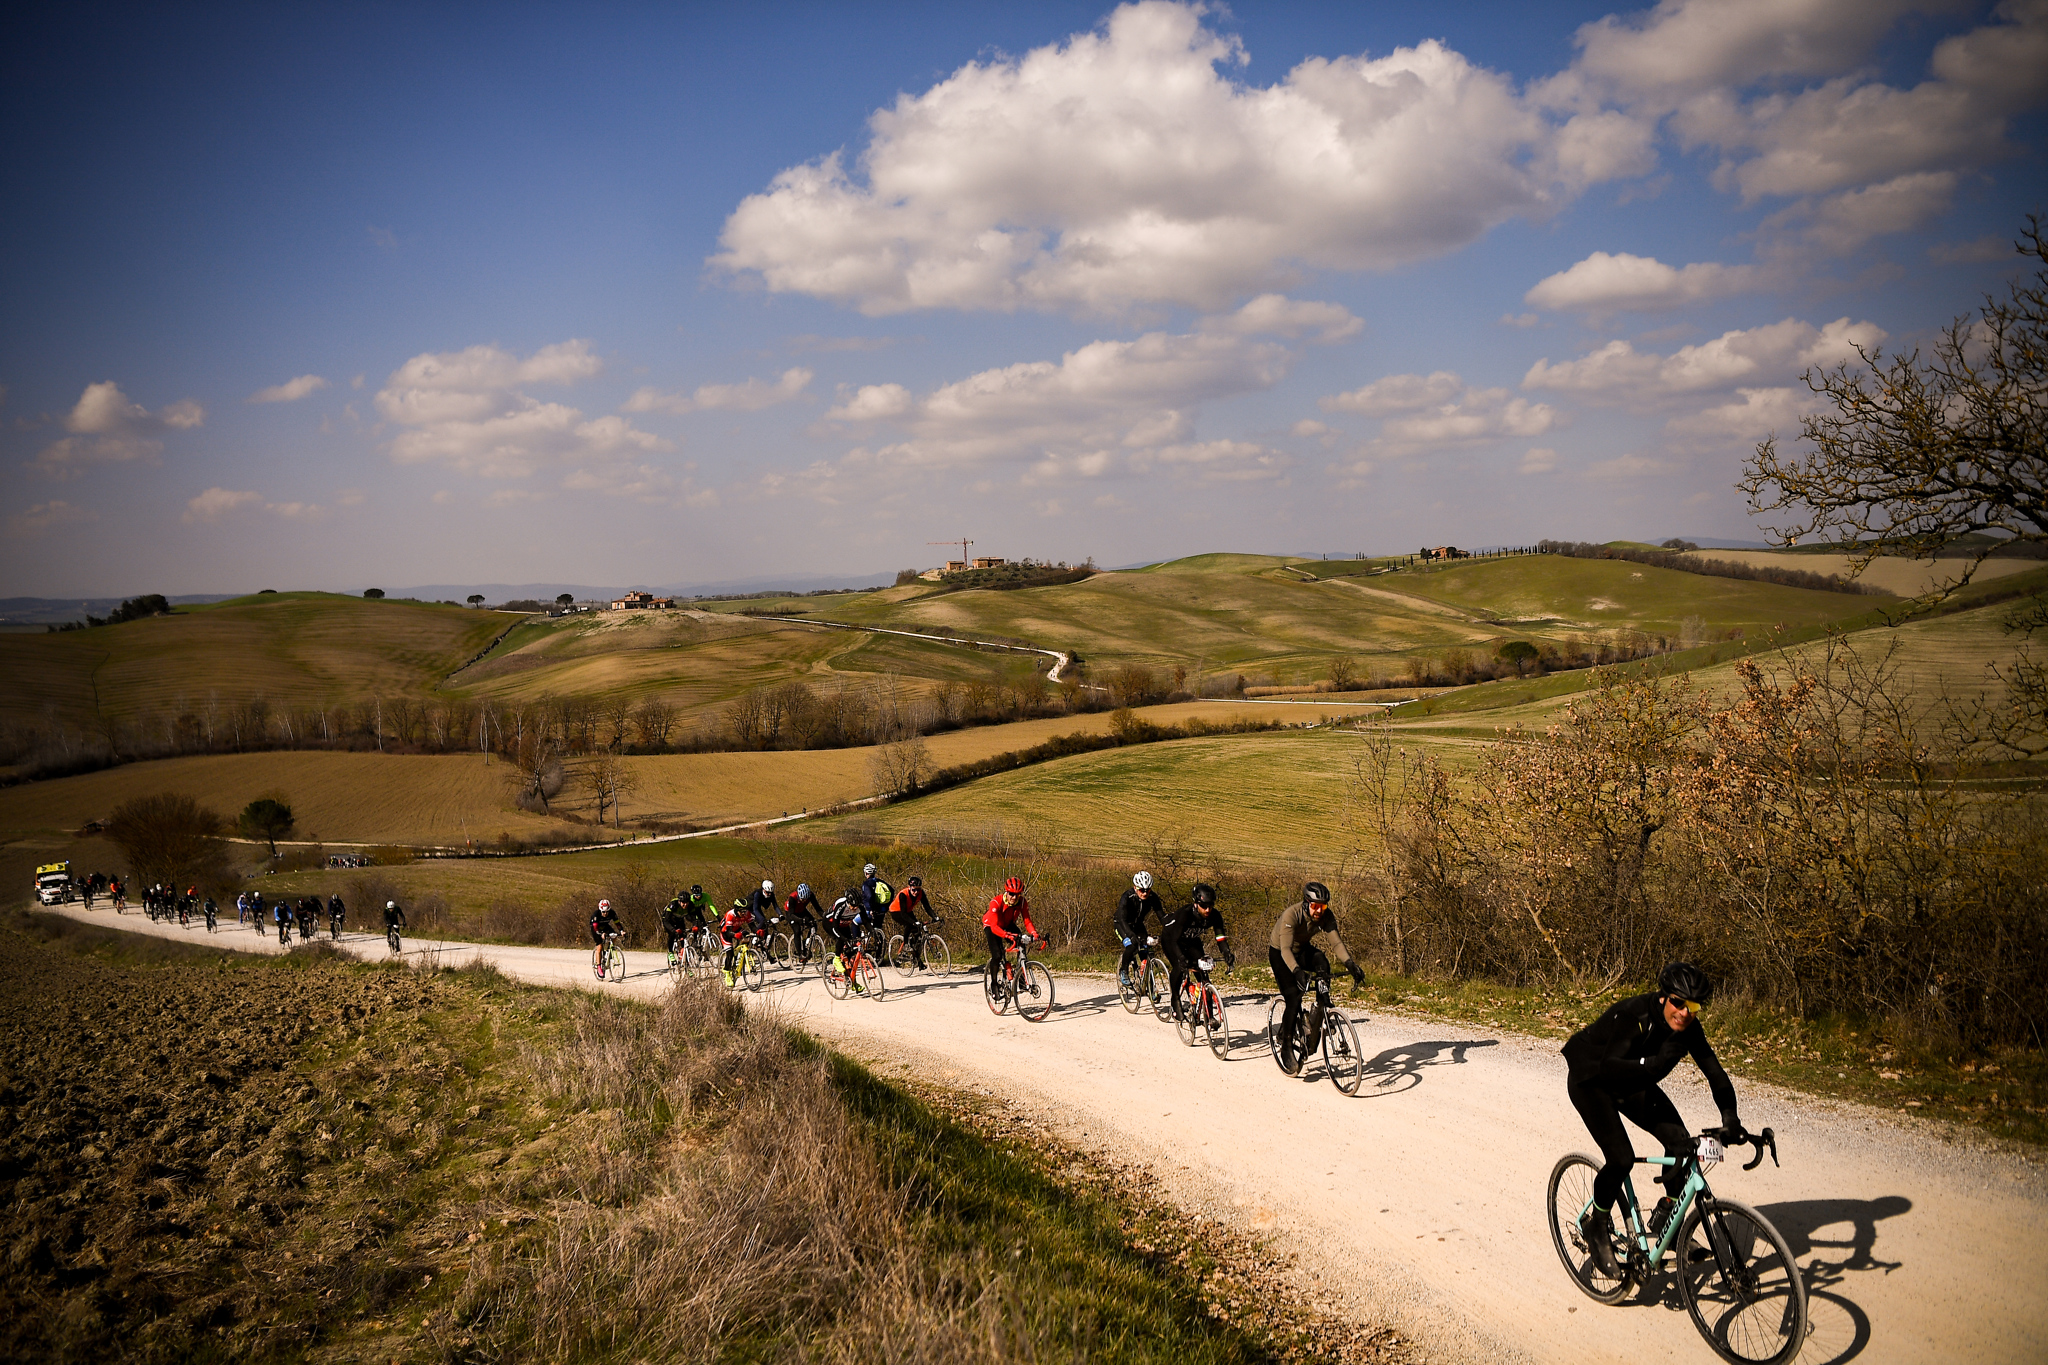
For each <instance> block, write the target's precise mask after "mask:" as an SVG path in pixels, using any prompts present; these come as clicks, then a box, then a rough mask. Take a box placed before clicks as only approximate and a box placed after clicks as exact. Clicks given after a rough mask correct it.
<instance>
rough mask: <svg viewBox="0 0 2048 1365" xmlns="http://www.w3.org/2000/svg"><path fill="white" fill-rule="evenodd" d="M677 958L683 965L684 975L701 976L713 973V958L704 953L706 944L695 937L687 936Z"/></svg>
mask: <svg viewBox="0 0 2048 1365" xmlns="http://www.w3.org/2000/svg"><path fill="white" fill-rule="evenodd" d="M676 960H677V961H678V963H680V964H681V966H682V971H683V975H684V976H689V977H701V976H708V975H710V974H711V959H710V958H709V957H707V956H705V954H704V945H703V944H702V943H700V942H698V941H697V939H696V938H695V937H685V938H684V939H683V945H682V948H681V950H680V951H679V952H678V953H677V954H676Z"/></svg>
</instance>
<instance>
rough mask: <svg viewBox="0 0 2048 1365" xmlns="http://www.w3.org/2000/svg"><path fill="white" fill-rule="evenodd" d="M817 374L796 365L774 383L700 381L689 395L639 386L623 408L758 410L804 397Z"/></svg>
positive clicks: (752, 380)
mask: <svg viewBox="0 0 2048 1365" xmlns="http://www.w3.org/2000/svg"><path fill="white" fill-rule="evenodd" d="M816 377H817V376H816V375H815V374H813V373H812V372H811V371H810V370H807V369H804V368H803V367H802V366H795V367H793V368H790V369H787V370H784V371H783V372H782V374H781V375H780V377H778V378H777V379H776V381H775V382H774V383H773V384H770V383H767V382H766V381H764V380H760V379H748V380H745V381H744V382H742V383H738V384H700V385H698V386H697V391H696V392H695V393H690V394H681V393H663V392H662V391H661V390H660V389H655V388H642V389H636V390H634V392H633V396H632V397H631V398H628V399H627V400H626V406H625V407H624V408H622V409H621V411H623V412H673V413H677V414H681V413H687V412H704V411H721V410H723V411H732V412H759V411H761V409H763V408H772V407H774V406H775V405H776V404H777V403H788V402H791V401H793V400H795V399H797V398H800V397H802V396H803V392H804V390H805V389H807V388H809V387H810V383H811V380H812V379H814V378H816Z"/></svg>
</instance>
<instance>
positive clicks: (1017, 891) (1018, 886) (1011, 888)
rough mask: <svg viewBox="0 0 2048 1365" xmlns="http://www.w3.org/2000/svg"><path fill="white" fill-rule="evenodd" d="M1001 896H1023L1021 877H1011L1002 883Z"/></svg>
mask: <svg viewBox="0 0 2048 1365" xmlns="http://www.w3.org/2000/svg"><path fill="white" fill-rule="evenodd" d="M1003 894H1004V895H1006V896H1021V895H1023V894H1024V879H1023V878H1022V877H1012V878H1010V880H1008V881H1006V882H1004V883H1003Z"/></svg>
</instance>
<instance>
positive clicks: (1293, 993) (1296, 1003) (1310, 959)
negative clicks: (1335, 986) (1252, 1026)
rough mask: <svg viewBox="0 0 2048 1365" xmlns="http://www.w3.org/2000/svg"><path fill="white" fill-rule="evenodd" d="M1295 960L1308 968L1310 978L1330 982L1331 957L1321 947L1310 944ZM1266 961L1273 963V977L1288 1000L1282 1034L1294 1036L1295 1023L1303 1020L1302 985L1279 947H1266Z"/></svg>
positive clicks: (1289, 1036) (1283, 1035)
mask: <svg viewBox="0 0 2048 1365" xmlns="http://www.w3.org/2000/svg"><path fill="white" fill-rule="evenodd" d="M1294 957H1295V960H1296V961H1297V962H1299V963H1301V965H1302V966H1304V967H1306V968H1308V973H1309V976H1310V978H1312V979H1313V980H1317V981H1320V982H1322V983H1323V985H1324V986H1325V987H1328V985H1329V984H1330V959H1329V958H1328V957H1327V956H1325V955H1324V953H1323V950H1322V949H1321V948H1318V947H1315V946H1314V945H1310V946H1309V947H1306V948H1303V949H1302V950H1301V951H1300V952H1298V953H1296V954H1295V955H1294ZM1266 961H1267V962H1268V963H1270V964H1271V965H1272V968H1273V979H1274V980H1275V981H1277V982H1279V983H1280V994H1281V996H1282V998H1284V999H1285V1000H1286V1001H1287V1010H1286V1012H1285V1013H1284V1014H1282V1015H1281V1016H1280V1036H1281V1037H1282V1038H1292V1037H1293V1036H1294V1029H1295V1025H1296V1024H1298V1023H1300V1021H1301V987H1300V986H1298V985H1296V984H1295V981H1294V973H1293V971H1292V970H1290V969H1289V968H1288V966H1287V959H1286V958H1284V957H1282V956H1280V950H1279V949H1278V948H1273V947H1268V948H1267V949H1266Z"/></svg>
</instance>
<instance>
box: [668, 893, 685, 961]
mask: <svg viewBox="0 0 2048 1365" xmlns="http://www.w3.org/2000/svg"><path fill="white" fill-rule="evenodd" d="M689 931H690V916H689V914H688V912H687V910H686V909H685V907H684V905H683V898H682V896H681V895H680V894H679V895H677V896H676V897H675V898H674V899H672V900H670V901H669V903H668V904H667V905H664V906H662V907H661V934H662V940H663V941H664V942H665V943H666V944H667V945H668V950H669V951H670V952H672V953H673V952H676V951H677V950H678V945H680V944H681V943H682V941H683V935H684V934H686V933H688V932H689Z"/></svg>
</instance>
